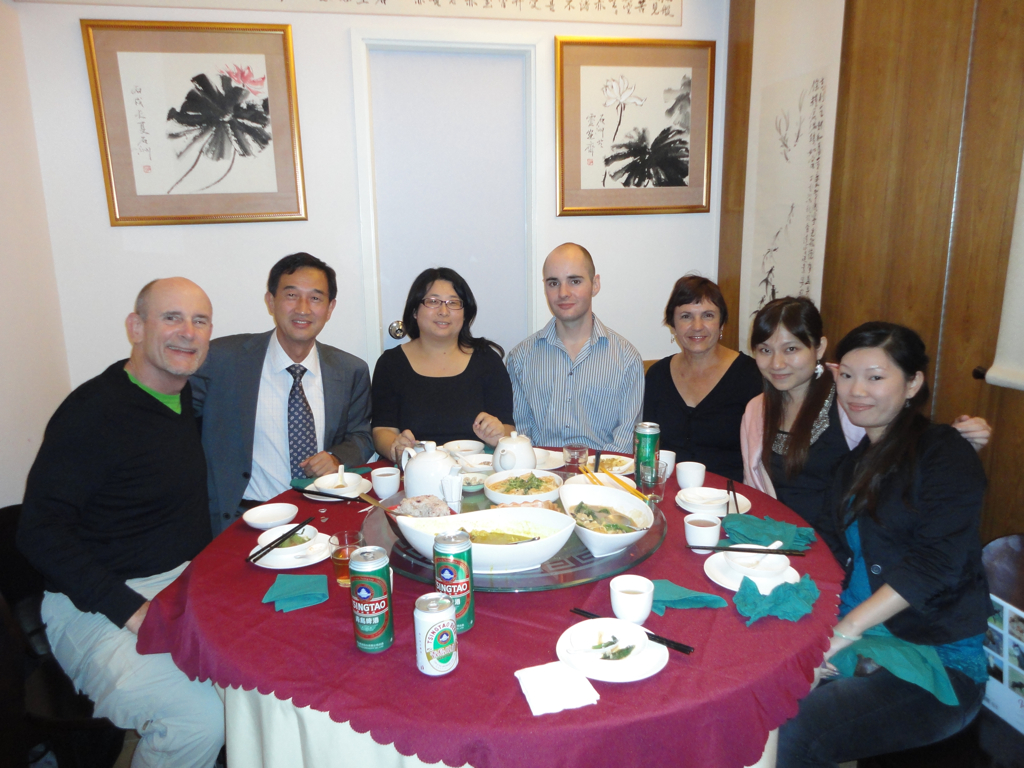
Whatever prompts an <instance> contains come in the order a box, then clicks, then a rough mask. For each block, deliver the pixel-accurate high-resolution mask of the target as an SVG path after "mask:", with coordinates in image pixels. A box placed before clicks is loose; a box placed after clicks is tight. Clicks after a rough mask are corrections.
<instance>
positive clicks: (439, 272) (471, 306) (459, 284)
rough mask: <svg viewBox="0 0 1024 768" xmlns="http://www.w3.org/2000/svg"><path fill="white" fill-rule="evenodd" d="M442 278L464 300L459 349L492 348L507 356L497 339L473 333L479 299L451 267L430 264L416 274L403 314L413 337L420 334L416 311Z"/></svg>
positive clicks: (500, 355)
mask: <svg viewBox="0 0 1024 768" xmlns="http://www.w3.org/2000/svg"><path fill="white" fill-rule="evenodd" d="M438 280H447V281H448V282H449V283H451V284H452V287H453V288H454V289H455V293H456V295H457V296H458V297H459V298H460V299H462V310H461V312H462V328H461V329H460V330H459V348H460V349H462V350H464V351H467V352H468V351H470V350H475V349H486V348H487V347H490V348H492V349H493V350H494V351H495V352H497V353H498V356H499V357H504V356H505V350H504V349H503V348H502V346H501V345H500V344H498V342H496V341H491V340H489V339H485V338H483V337H476V336H474V335H473V333H472V331H471V328H472V326H473V320H475V319H476V298H474V296H473V291H472V290H470V287H469V283H467V282H466V281H465V280H464V279H463V278H462V275H460V274H459V273H458V272H456V271H455V270H454V269H449V268H448V267H430V268H429V269H425V270H423V271H422V272H420V273H419V275H417V276H416V279H415V280H413V281H412V286H411V287H410V288H409V296H408V297H407V298H406V300H405V311H404V312H403V313H402V324H403V325H404V326H405V332H406V333H407V334H409V338H410V339H418V338H419V337H420V325H419V323H418V322H416V310H417V309H418V308H419V307H420V304H421V303H422V302H423V299H424V298H425V297H426V295H427V291H429V290H430V286H431V285H433V284H434V283H435V282H436V281H438Z"/></svg>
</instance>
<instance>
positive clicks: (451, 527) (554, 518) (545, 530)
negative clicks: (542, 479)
mask: <svg viewBox="0 0 1024 768" xmlns="http://www.w3.org/2000/svg"><path fill="white" fill-rule="evenodd" d="M396 519H397V521H398V525H399V527H400V528H401V530H402V533H403V534H404V535H405V538H406V540H407V541H408V542H409V544H411V545H412V547H413V549H415V550H416V551H417V552H419V553H420V554H421V555H423V557H425V558H426V559H427V560H433V559H434V536H436V535H437V534H438V533H442V532H444V531H457V530H458V529H459V528H465V529H466V530H467V531H470V530H478V531H505V532H508V533H521V534H523V535H527V536H540V537H541V538H540V539H538V540H537V541H528V542H524V543H522V544H473V545H472V547H473V573H514V572H516V571H528V570H530V569H532V568H537V567H538V566H539V565H540V564H541V563H543V562H544V561H546V560H549V559H551V557H553V556H554V555H555V553H556V552H558V550H560V549H561V548H562V546H563V545H564V544H565V542H566V541H568V540H569V537H570V536H572V532H573V529H574V528H575V523H574V522H573V520H572V518H570V517H567V516H566V515H563V514H562V513H561V512H556V511H555V510H553V509H538V508H537V507H519V508H512V507H507V508H504V509H484V510H481V511H479V512H465V513H463V514H461V515H452V516H450V517H407V516H399V517H397V518H396Z"/></svg>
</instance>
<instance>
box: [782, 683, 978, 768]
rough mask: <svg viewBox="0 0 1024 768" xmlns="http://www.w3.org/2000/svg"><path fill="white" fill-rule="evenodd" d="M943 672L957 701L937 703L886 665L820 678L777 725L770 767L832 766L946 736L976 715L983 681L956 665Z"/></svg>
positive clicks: (804, 767) (929, 694)
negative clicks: (864, 674)
mask: <svg viewBox="0 0 1024 768" xmlns="http://www.w3.org/2000/svg"><path fill="white" fill-rule="evenodd" d="M946 671H947V672H949V680H950V682H951V683H952V684H953V690H955V691H956V695H957V699H958V700H959V701H960V704H959V706H955V707H951V706H948V705H946V704H943V703H942V702H940V701H939V700H938V699H937V698H935V696H933V695H932V694H931V693H929V692H928V691H926V690H924V689H923V688H921V687H920V686H917V685H914V684H913V683H908V682H906V681H904V680H900V679H899V678H898V677H896V676H895V675H893V674H892V673H891V672H889V671H888V670H886V669H880V670H879V671H877V672H875V673H874V674H872V675H869V676H867V677H844V678H838V679H833V680H830V681H827V682H824V683H822V684H821V685H819V686H818V687H817V688H815V689H814V690H813V691H811V693H810V694H809V695H808V696H807V697H806V698H805V699H804V700H803V701H801V702H800V711H799V713H798V714H797V716H796V717H795V718H793V719H792V720H790V721H789V722H787V723H786V724H785V725H783V726H782V727H781V728H780V729H779V754H778V761H777V763H776V768H812V767H813V768H833V767H834V766H837V765H838V764H839V763H844V762H847V761H851V760H859V759H863V758H867V757H872V756H874V755H885V754H889V753H890V752H899V751H901V750H904V749H911V748H913V747H920V746H924V745H925V744H932V743H934V742H936V741H941V740H942V739H945V738H947V737H949V736H952V735H953V734H954V733H956V732H957V731H959V730H961V729H962V728H964V727H966V726H967V725H968V724H969V723H970V722H971V720H973V719H974V717H975V715H977V714H978V711H979V710H980V709H981V700H982V698H984V695H985V684H984V683H976V682H974V681H973V680H971V679H970V678H969V677H967V675H965V674H963V673H962V672H960V671H958V670H955V669H948V668H947V670H946Z"/></svg>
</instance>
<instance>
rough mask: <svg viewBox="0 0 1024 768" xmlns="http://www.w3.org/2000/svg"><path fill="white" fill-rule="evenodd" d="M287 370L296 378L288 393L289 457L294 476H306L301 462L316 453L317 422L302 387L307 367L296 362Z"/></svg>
mask: <svg viewBox="0 0 1024 768" xmlns="http://www.w3.org/2000/svg"><path fill="white" fill-rule="evenodd" d="M287 371H288V373H290V374H291V375H292V378H293V379H295V381H294V382H292V389H291V392H289V393H288V459H289V462H290V464H291V468H292V477H305V476H306V471H305V470H304V469H303V468H302V467H300V466H299V464H300V463H301V462H303V461H305V460H306V459H308V458H309V457H310V456H312V455H313V454H314V453H316V424H315V422H314V421H313V409H312V408H310V407H309V402H308V401H307V400H306V393H305V391H304V390H303V389H302V377H303V375H305V373H306V369H305V368H304V367H303V366H301V365H299V364H297V363H296V364H295V365H289V366H288V368H287Z"/></svg>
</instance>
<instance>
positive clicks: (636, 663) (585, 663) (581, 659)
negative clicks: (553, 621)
mask: <svg viewBox="0 0 1024 768" xmlns="http://www.w3.org/2000/svg"><path fill="white" fill-rule="evenodd" d="M592 621H596V619H592ZM576 626H578V625H574V626H572V627H569V628H568V629H567V630H565V632H563V633H562V636H561V637H559V638H558V642H557V643H556V644H555V654H556V655H557V656H558V660H559V661H564V662H565V663H566V664H568V665H569V666H570V667H572V668H573V669H575V670H577V671H578V672H581V673H582V674H584V675H585V676H587V677H589V678H590V679H591V680H601V681H603V682H605V683H632V682H634V681H636V680H645V679H646V678H648V677H651V676H653V675H656V674H658V673H659V672H661V670H663V669H664V668H665V665H666V664H668V648H666V647H665V646H664V645H661V644H660V643H654V642H649V643H647V646H646V647H645V648H644V649H643V650H642V651H641V652H640V653H639V654H637V655H636V656H635V657H632V656H631V657H629V658H625V659H622V660H621V661H615V662H600V664H598V663H596V662H594V661H593V659H592V657H590V656H589V655H587V654H576V653H573V652H572V640H571V639H570V635H571V634H572V632H573V630H574V629H575V628H576Z"/></svg>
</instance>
